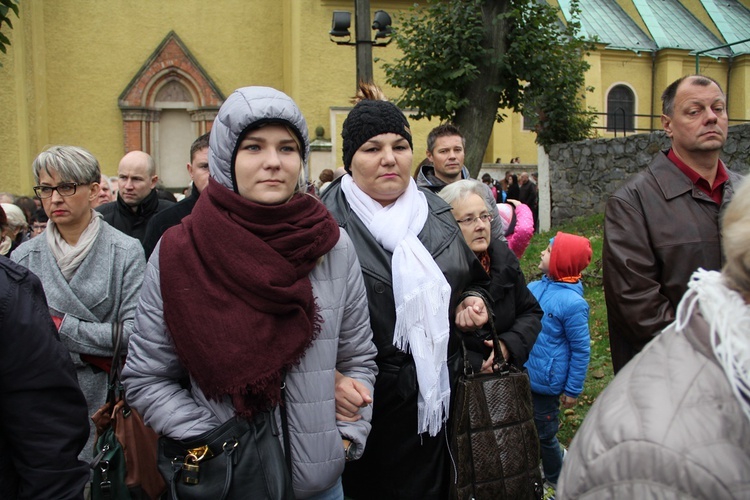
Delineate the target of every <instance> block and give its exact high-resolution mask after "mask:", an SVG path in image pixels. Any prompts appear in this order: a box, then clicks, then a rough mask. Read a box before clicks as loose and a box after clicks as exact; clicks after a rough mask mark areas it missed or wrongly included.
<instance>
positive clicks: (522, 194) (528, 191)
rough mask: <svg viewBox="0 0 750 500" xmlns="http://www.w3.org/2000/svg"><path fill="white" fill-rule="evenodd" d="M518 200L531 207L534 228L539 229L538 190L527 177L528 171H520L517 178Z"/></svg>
mask: <svg viewBox="0 0 750 500" xmlns="http://www.w3.org/2000/svg"><path fill="white" fill-rule="evenodd" d="M518 184H519V187H518V192H519V194H518V201H520V202H521V203H523V204H524V205H526V206H527V207H529V208H530V209H531V213H532V214H533V215H534V230H535V231H536V230H537V229H539V192H538V191H537V187H536V184H535V183H533V182H532V181H531V179H529V173H528V172H521V176H520V177H519V178H518Z"/></svg>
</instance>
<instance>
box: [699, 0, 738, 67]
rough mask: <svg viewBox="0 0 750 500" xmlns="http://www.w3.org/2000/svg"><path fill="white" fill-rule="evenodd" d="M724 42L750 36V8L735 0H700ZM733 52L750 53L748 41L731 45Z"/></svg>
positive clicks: (730, 48) (736, 40) (736, 53)
mask: <svg viewBox="0 0 750 500" xmlns="http://www.w3.org/2000/svg"><path fill="white" fill-rule="evenodd" d="M701 3H702V4H703V7H704V8H705V9H706V12H708V15H709V16H711V20H712V21H713V22H714V24H715V25H716V27H717V28H718V29H719V32H720V33H721V36H722V37H724V40H725V41H726V43H732V42H739V41H740V40H747V39H748V38H750V10H748V9H747V7H745V6H744V5H742V4H741V3H740V2H738V1H737V0H701ZM729 50H731V51H732V53H733V54H735V55H739V54H748V53H750V42H745V43H740V44H737V45H732V46H731V47H729Z"/></svg>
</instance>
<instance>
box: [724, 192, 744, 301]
mask: <svg viewBox="0 0 750 500" xmlns="http://www.w3.org/2000/svg"><path fill="white" fill-rule="evenodd" d="M721 223H722V230H721V235H722V247H723V248H724V254H725V255H726V263H725V264H724V268H723V269H722V270H721V272H722V275H723V276H724V279H726V280H727V282H728V283H729V286H730V287H731V288H732V289H734V290H736V291H737V292H739V293H741V294H743V295H744V296H745V297H748V296H749V295H750V178H747V177H746V178H745V179H744V180H743V181H742V182H741V183H740V185H739V186H738V187H737V189H736V190H735V192H734V195H733V196H732V201H730V202H729V205H728V206H727V209H726V211H725V212H724V215H723V217H722V220H721Z"/></svg>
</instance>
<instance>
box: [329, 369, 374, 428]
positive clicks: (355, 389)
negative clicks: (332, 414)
mask: <svg viewBox="0 0 750 500" xmlns="http://www.w3.org/2000/svg"><path fill="white" fill-rule="evenodd" d="M335 394H336V420H340V421H341V422H356V421H357V420H359V419H361V418H362V415H360V414H359V410H360V408H364V407H365V406H367V405H369V404H371V403H372V395H371V394H370V390H369V389H368V388H367V387H366V386H365V385H364V384H362V383H361V382H359V381H357V380H354V379H353V378H351V377H347V376H344V375H342V374H341V372H339V371H338V370H336V393H335Z"/></svg>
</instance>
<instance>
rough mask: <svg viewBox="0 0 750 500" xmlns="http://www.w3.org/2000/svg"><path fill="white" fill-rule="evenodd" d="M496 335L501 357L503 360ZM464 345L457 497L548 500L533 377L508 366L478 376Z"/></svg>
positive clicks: (455, 415)
mask: <svg viewBox="0 0 750 500" xmlns="http://www.w3.org/2000/svg"><path fill="white" fill-rule="evenodd" d="M491 331H492V333H491V337H492V340H493V344H494V352H495V359H496V360H502V359H503V355H502V353H501V350H500V343H499V340H498V338H497V335H496V334H495V333H494V330H491ZM461 344H462V345H461V348H462V350H463V356H464V372H463V374H462V375H461V376H460V377H459V380H458V384H457V387H456V395H455V399H454V402H453V407H452V408H451V435H450V449H451V454H452V455H453V458H454V460H455V468H454V469H452V470H451V485H450V497H451V499H460V500H463V499H477V500H483V499H492V500H501V499H513V500H521V499H540V498H542V495H543V488H542V476H541V472H540V471H539V438H538V436H537V431H536V426H535V425H534V407H533V403H532V400H531V383H530V381H529V376H528V375H527V374H526V373H525V372H523V371H521V370H519V369H518V368H516V367H515V366H513V365H511V364H508V363H506V362H503V364H499V363H495V365H494V366H493V372H492V373H474V371H473V368H472V367H471V364H470V363H469V359H468V356H467V350H466V346H465V345H464V343H463V339H462V342H461Z"/></svg>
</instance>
